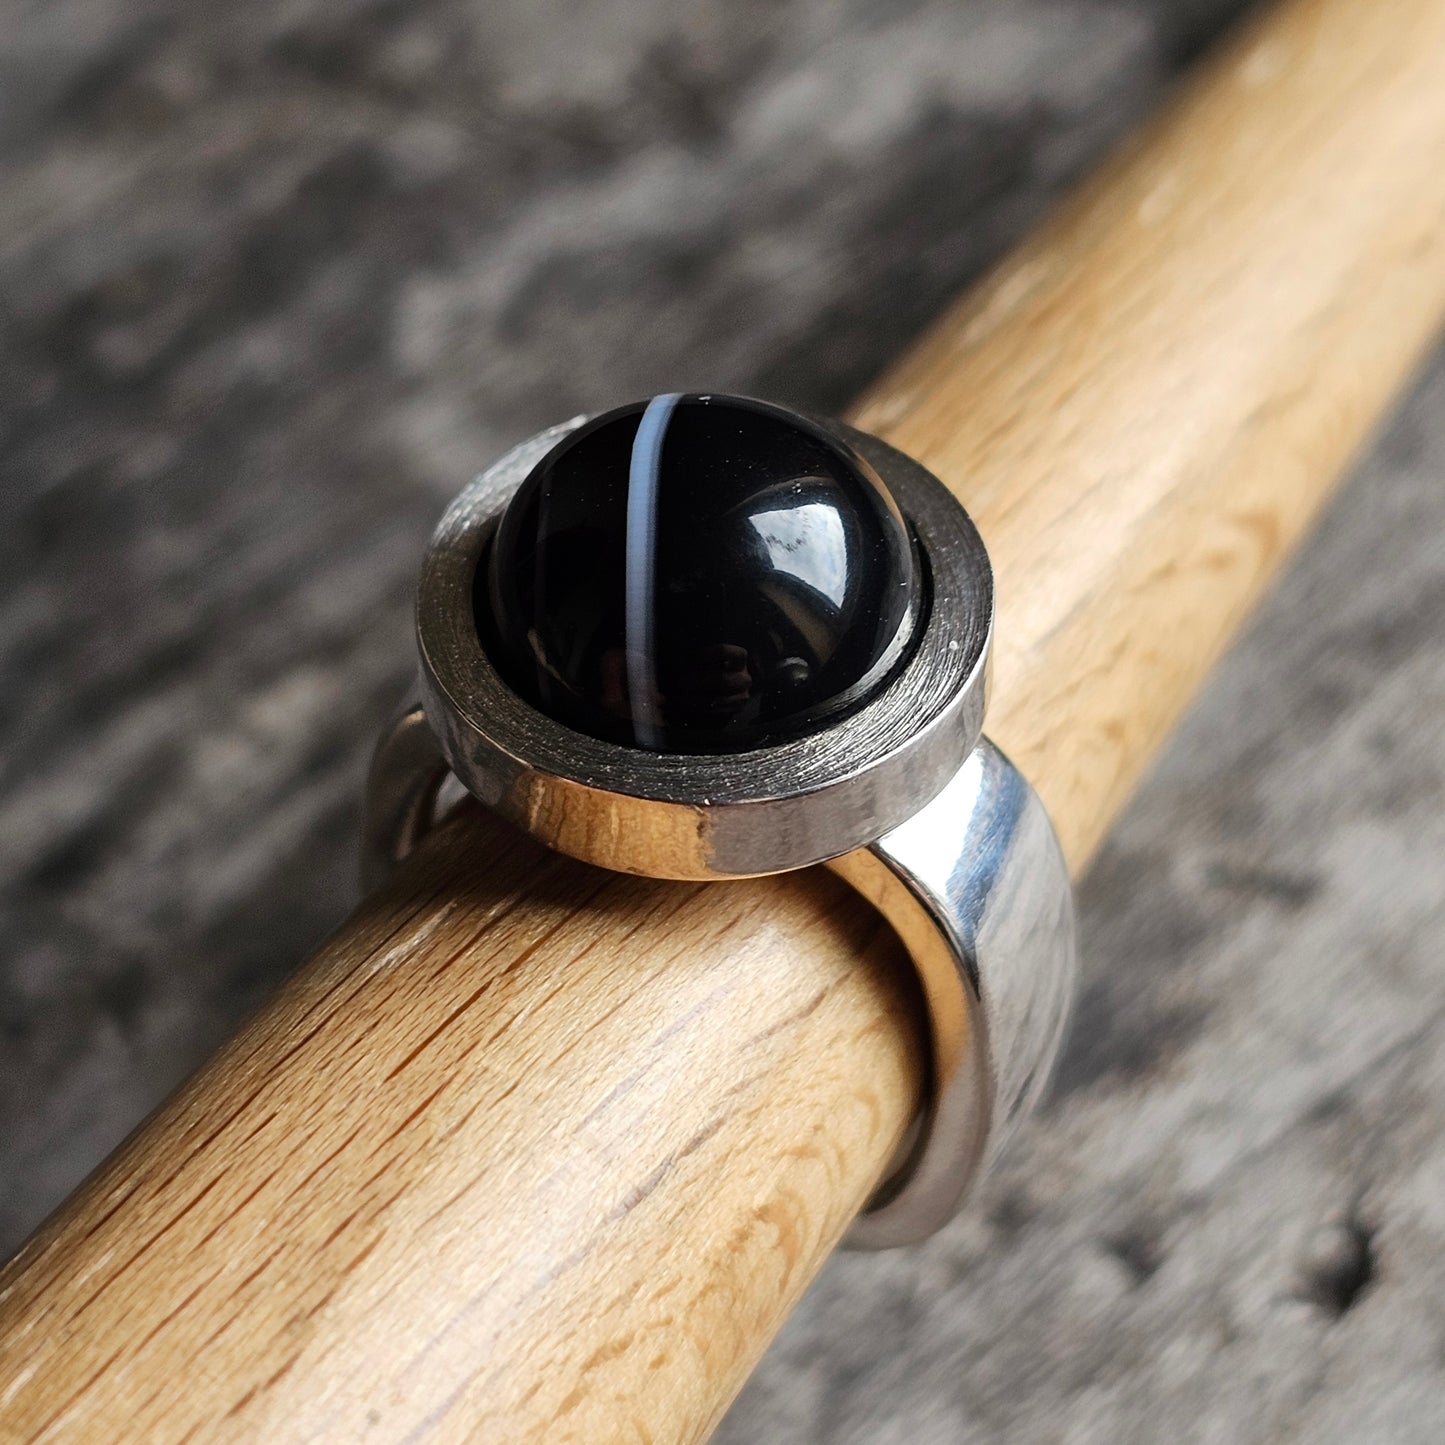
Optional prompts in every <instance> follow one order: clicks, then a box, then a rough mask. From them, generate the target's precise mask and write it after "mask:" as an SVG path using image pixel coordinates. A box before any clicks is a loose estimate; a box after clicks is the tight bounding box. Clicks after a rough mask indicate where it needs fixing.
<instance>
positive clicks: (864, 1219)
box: [828, 738, 1076, 1249]
mask: <svg viewBox="0 0 1445 1445" xmlns="http://www.w3.org/2000/svg"><path fill="white" fill-rule="evenodd" d="M828 866H829V867H830V868H831V869H832V870H833V871H834V872H836V873H838V874H839V875H840V876H841V877H843V878H845V879H847V881H848V882H849V883H851V884H852V885H853V886H854V887H855V888H856V889H858V891H859V892H860V893H862V894H863V895H864V896H865V897H867V898H868V899H869V900H870V901H872V902H873V903H874V904H875V905H876V906H877V907H878V909H879V910H880V911H881V912H882V913H883V915H884V916H885V917H886V918H887V919H888V921H889V922H890V923H891V924H892V925H893V927H894V929H895V931H896V932H897V933H898V935H899V937H900V938H901V939H902V940H903V943H904V944H905V946H906V947H907V948H908V951H909V954H910V956H911V957H912V960H913V964H914V967H915V968H916V969H917V971H918V978H919V982H920V984H921V985H922V988H923V994H924V998H925V1000H926V1002H927V1006H928V1018H929V1032H930V1039H929V1043H930V1054H931V1059H930V1064H931V1082H930V1091H929V1098H928V1101H927V1104H926V1107H925V1114H924V1118H923V1120H922V1127H921V1129H920V1130H919V1132H918V1138H917V1143H916V1145H915V1147H914V1151H913V1153H912V1155H911V1157H910V1158H909V1159H908V1160H907V1161H906V1162H905V1163H904V1164H903V1166H902V1167H901V1168H899V1169H898V1170H896V1171H895V1172H894V1175H893V1177H892V1178H891V1179H890V1180H888V1181H886V1182H885V1184H884V1186H883V1188H882V1189H881V1190H880V1191H879V1193H878V1195H877V1197H876V1198H875V1199H874V1201H873V1203H872V1204H871V1205H870V1207H869V1209H868V1211H867V1212H866V1213H865V1214H863V1215H862V1216H861V1217H860V1218H859V1219H858V1221H857V1223H856V1224H855V1225H854V1226H853V1230H852V1233H851V1235H850V1236H849V1243H850V1244H852V1245H854V1246H855V1247H858V1248H871V1249H880V1248H886V1247H889V1246H892V1245H901V1244H911V1243H914V1242H916V1241H917V1240H920V1239H924V1238H926V1237H927V1236H928V1235H930V1234H932V1233H933V1232H934V1231H935V1230H937V1229H939V1228H940V1227H941V1226H942V1225H943V1224H945V1223H947V1221H948V1220H949V1219H951V1218H952V1217H953V1215H954V1214H955V1213H956V1212H957V1210H958V1207H959V1204H960V1203H961V1202H962V1200H963V1197H964V1194H965V1193H966V1192H967V1190H968V1187H969V1185H970V1184H971V1182H972V1181H973V1179H974V1177H975V1176H976V1175H977V1173H978V1171H979V1169H980V1168H981V1167H982V1165H983V1164H984V1163H986V1161H987V1158H988V1156H989V1154H990V1153H991V1152H992V1151H993V1150H995V1149H997V1148H998V1146H999V1145H1000V1144H1001V1143H1002V1142H1003V1141H1004V1139H1006V1138H1007V1136H1008V1134H1009V1133H1010V1132H1011V1130H1012V1128H1013V1125H1014V1124H1015V1123H1016V1122H1017V1120H1018V1119H1019V1118H1021V1117H1022V1116H1023V1115H1024V1114H1025V1113H1027V1112H1028V1110H1029V1109H1030V1108H1032V1106H1033V1104H1034V1102H1035V1101H1036V1099H1037V1097H1038V1094H1039V1091H1040V1090H1041V1089H1042V1088H1043V1085H1044V1084H1045V1082H1046V1081H1047V1078H1048V1074H1049V1070H1050V1069H1051V1068H1052V1066H1053V1062H1054V1059H1055V1057H1056V1055H1057V1054H1058V1049H1059V1044H1060V1042H1061V1040H1062V1038H1063V1034H1064V1026H1065V1023H1066V1021H1067V1016H1068V1010H1069V1004H1070V1000H1071V999H1072V997H1073V991H1074V974H1075V967H1076V965H1075V947H1074V914H1073V895H1072V889H1071V886H1070V882H1069V870H1068V867H1067V865H1066V863H1065V861H1064V856H1063V853H1062V851H1061V850H1060V848H1059V843H1058V839H1057V838H1056V836H1055V834H1054V830H1053V827H1052V825H1051V824H1050V822H1049V818H1048V814H1047V812H1046V811H1045V810H1044V805H1043V803H1042V802H1040V800H1039V796H1038V794H1037V793H1035V792H1034V790H1033V789H1032V788H1031V787H1030V786H1029V784H1028V781H1027V780H1026V779H1025V778H1024V777H1023V775H1022V774H1021V773H1020V772H1019V771H1018V769H1017V768H1015V767H1014V765H1013V764H1012V763H1011V762H1009V760H1008V759H1007V758H1006V757H1005V756H1004V755H1003V754H1002V753H1001V752H1000V751H999V750H998V749H997V748H996V747H994V746H993V744H992V743H990V742H989V741H988V739H987V738H985V739H983V741H982V742H980V744H979V746H978V747H977V748H976V749H975V750H974V752H973V753H972V754H971V755H970V756H969V758H968V761H967V762H966V763H965V764H964V765H963V767H962V768H960V769H959V771H958V773H957V775H956V776H955V777H954V778H953V780H952V781H951V782H950V783H949V784H948V786H947V787H945V788H944V790H943V791H942V792H941V793H940V794H939V795H938V796H937V797H936V798H935V799H934V800H933V801H932V802H931V803H929V804H928V805H927V806H926V807H925V808H923V809H921V810H920V811H919V812H918V813H917V814H915V815H914V816H913V817H912V818H910V819H909V820H908V821H907V822H906V823H903V824H902V825H900V826H899V827H897V828H895V829H893V830H892V831H891V832H889V833H886V834H884V836H883V837H881V838H879V839H878V840H877V841H876V842H875V843H873V844H871V845H870V846H869V847H867V848H861V849H858V850H857V851H856V852H853V853H850V854H848V855H846V856H845V857H842V858H837V859H834V860H833V862H832V863H830V864H829V865H828Z"/></svg>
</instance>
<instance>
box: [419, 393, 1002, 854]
mask: <svg viewBox="0 0 1445 1445" xmlns="http://www.w3.org/2000/svg"><path fill="white" fill-rule="evenodd" d="M810 420H814V421H817V424H819V425H821V426H823V427H824V428H825V429H827V430H829V431H831V432H832V433H833V434H834V435H835V436H837V437H838V438H839V439H840V440H841V441H842V442H844V443H845V444H846V445H848V446H850V447H851V448H852V449H853V450H854V451H856V452H857V453H858V454H859V455H860V456H862V457H863V459H864V460H865V461H866V462H867V463H868V464H869V465H871V466H872V467H873V468H874V469H875V470H876V471H877V472H878V475H879V476H880V477H881V478H882V480H883V482H884V484H885V485H886V486H887V487H888V488H889V490H890V491H891V492H892V493H893V496H894V497H895V499H896V500H897V502H898V505H899V507H900V509H901V510H902V512H903V514H904V516H905V517H906V518H907V519H908V522H909V524H910V525H911V526H912V528H913V530H914V534H915V536H916V537H917V540H918V543H919V548H920V551H921V552H922V554H923V556H924V559H925V561H926V565H927V567H928V570H929V573H930V579H931V597H930V603H929V610H928V616H927V618H926V619H925V621H924V623H923V631H922V634H921V636H920V638H919V640H918V643H917V645H916V647H915V649H914V652H913V655H912V657H911V658H910V659H909V661H908V662H907V663H906V664H905V665H904V667H903V668H902V670H901V671H900V672H899V673H898V675H897V676H896V677H895V678H894V679H893V680H892V681H891V682H890V683H888V684H887V685H886V686H885V687H884V688H883V690H882V691H881V692H880V693H879V694H878V695H877V696H876V697H874V698H872V699H871V700H870V701H868V702H867V703H865V704H864V705H863V706H862V707H860V708H858V709H857V710H856V711H855V712H853V713H851V714H849V715H848V716H846V717H844V718H842V719H840V720H838V721H836V722H834V723H832V724H828V725H825V726H823V727H822V728H820V729H819V730H818V731H816V732H813V733H810V734H807V735H805V736H803V737H800V738H797V739H794V740H791V741H788V742H785V743H781V744H778V745H776V746H771V747H765V748H758V749H754V750H752V751H748V752H740V753H728V754H721V755H694V754H678V753H653V752H647V751H644V750H642V749H637V748H630V747H624V746H621V745H619V744H616V743H610V742H604V741H602V740H600V739H597V738H593V737H589V736H587V735H586V734H583V733H579V732H577V731H575V730H573V729H572V728H569V727H567V726H565V725H564V724H562V723H559V722H556V721H554V720H553V719H552V718H550V717H548V716H547V715H546V714H544V713H542V712H540V711H538V710H537V709H536V708H534V707H532V706H531V705H530V704H529V703H527V702H525V701H524V700H523V699H522V698H521V697H519V696H518V695H517V694H516V693H515V692H514V691H513V690H512V689H511V688H510V687H509V686H508V684H507V683H506V682H505V681H504V680H503V679H502V677H501V676H500V675H499V674H498V672H497V671H496V669H495V667H494V666H493V665H492V663H491V660H490V659H489V658H488V656H487V653H486V651H485V649H484V647H483V645H482V642H481V639H480V637H479V636H478V633H477V628H476V625H475V621H474V617H473V610H472V589H473V582H474V578H475V574H476V569H477V566H478V563H479V562H480V560H481V557H482V555H483V552H484V550H485V547H486V545H487V542H488V540H489V538H490V536H491V534H492V532H493V530H494V529H495V527H496V525H497V522H498V520H499V519H500V516H501V513H502V511H503V509H504V508H505V507H506V505H507V503H508V502H509V501H510V500H511V498H512V496H513V494H514V493H515V492H516V490H517V488H518V487H520V486H521V484H522V482H523V481H524V480H525V479H526V477H527V476H528V474H529V473H530V472H531V471H532V469H533V467H534V466H535V465H536V464H537V463H538V462H539V461H540V460H541V459H542V457H544V456H545V455H546V454H547V452H548V451H550V450H551V449H552V447H554V446H555V445H556V444H557V443H558V442H559V441H561V440H562V439H563V438H564V437H566V436H567V435H568V434H569V433H570V432H572V431H573V430H575V429H576V428H577V427H579V426H581V425H582V424H583V423H584V422H585V421H586V418H585V417H577V418H574V419H573V420H572V421H569V422H565V423H563V424H562V425H560V426H557V427H552V428H550V429H549V430H547V431H544V432H541V433H539V434H538V435H537V436H534V437H532V438H530V439H529V440H527V441H525V442H523V443H521V444H520V445H519V446H517V447H514V448H513V449H512V450H511V451H510V452H508V453H507V454H506V455H505V456H504V457H502V458H501V460H499V461H498V462H497V463H496V464H495V465H494V466H492V467H490V468H489V469H488V470H487V471H485V472H484V473H482V475H481V476H479V477H478V478H477V479H476V480H475V481H473V482H472V483H471V485H470V486H468V487H467V488H466V490H465V491H463V492H462V494H461V495H460V496H459V497H458V498H457V499H456V501H455V502H453V504H452V505H451V506H450V507H449V508H448V510H447V512H446V514H445V516H444V517H443V518H442V521H441V524H440V525H439V526H438V528H437V531H436V533H435V535H434V536H433V538H432V541H431V543H430V546H429V547H428V549H427V555H426V560H425V563H424V564H423V568H422V576H421V583H420V587H419V589H418V595H417V638H418V644H419V649H420V655H421V687H422V695H423V700H424V704H425V711H426V716H427V719H428V721H429V723H430V725H431V727H432V728H433V729H434V731H435V733H436V736H437V739H438V742H439V743H440V746H441V749H442V752H443V754H444V756H445V758H446V761H447V763H448V764H449V766H450V767H451V769H452V771H453V772H454V773H455V774H456V775H457V777H458V779H459V780H460V781H461V782H462V784H463V785H464V786H465V787H466V788H467V789H468V791H470V792H471V793H473V794H475V795H476V796H477V797H478V798H480V799H481V800H482V801H483V802H484V803H486V804H487V805H489V806H490V807H492V808H494V809H496V810H497V811H498V812H499V813H501V814H502V815H503V816H505V817H507V818H510V819H511V820H513V821H514V822H516V823H517V824H519V825H520V826H521V827H523V828H524V829H526V830H527V831H528V832H529V833H531V834H533V835H534V836H536V837H537V838H539V839H540V840H541V841H542V842H544V843H546V844H547V845H548V846H550V847H552V848H555V849H557V850H558V851H560V852H563V853H569V854H571V855H572V856H574V857H577V858H581V859H583V860H584V861H586V862H589V863H594V864H597V865H599V866H601V867H605V868H611V869H617V870H620V871H623V872H630V873H640V874H645V875H647V876H651V877H662V878H693V879H718V878H736V877H748V876H755V875H758V874H764V873H780V872H786V871H789V870H791V869H794V868H802V867H806V866H808V865H810V864H813V863H820V862H824V861H826V860H828V859H830V858H835V857H837V856H839V855H841V854H844V853H847V852H850V851H851V850H853V849H855V848H859V847H862V846H864V845H866V844H868V843H871V842H872V841H873V840H874V839H876V838H878V837H879V835H880V834H882V833H885V832H887V831H888V830H890V829H891V828H894V827H896V826H898V825H899V824H901V823H902V822H904V821H905V820H906V819H907V818H909V817H911V816H913V814H915V813H917V812H918V810H919V809H920V808H921V807H923V806H924V804H926V803H927V802H928V801H929V800H930V799H932V798H933V797H935V796H936V795H937V794H938V793H939V792H940V791H941V790H942V789H943V787H944V786H945V785H946V784H947V783H948V781H949V780H950V779H951V778H952V777H953V776H954V775H955V774H956V773H957V772H958V770H959V768H960V767H961V766H962V764H963V762H964V760H965V759H966V758H967V756H968V755H969V753H970V752H971V751H972V750H973V748H974V746H975V744H976V743H977V742H978V740H979V737H980V734H981V732H982V726H983V714H984V705H985V700H986V699H985V692H986V687H987V672H988V658H989V648H990V641H991V636H992V628H993V601H994V598H993V574H992V571H991V569H990V567H989V562H988V556H987V553H986V552H985V550H984V546H983V542H982V540H981V539H980V537H979V535H978V532H977V530H976V529H975V528H974V526H973V523H972V522H971V521H970V519H969V517H968V515H967V513H966V512H965V511H964V509H963V508H962V507H961V506H960V505H959V503H958V502H957V501H956V500H955V498H954V497H953V496H952V494H951V493H949V492H948V491H947V489H946V488H945V487H944V486H943V484H942V483H941V482H939V481H938V480H937V479H936V478H935V477H933V476H932V475H931V474H930V473H929V472H928V471H926V470H925V469H924V468H923V467H921V466H919V465H918V464H917V463H916V462H914V461H912V460H911V459H909V458H908V457H906V456H904V455H903V454H902V453H901V452H898V451H896V450H894V449H893V448H892V447H889V446H887V445H886V444H885V443H883V442H881V441H879V440H878V439H877V438H875V437H871V436H868V435H867V434H865V433H862V432H858V431H856V430H854V429H853V428H851V427H847V426H845V425H843V424H841V423H838V422H829V421H818V419H816V418H810Z"/></svg>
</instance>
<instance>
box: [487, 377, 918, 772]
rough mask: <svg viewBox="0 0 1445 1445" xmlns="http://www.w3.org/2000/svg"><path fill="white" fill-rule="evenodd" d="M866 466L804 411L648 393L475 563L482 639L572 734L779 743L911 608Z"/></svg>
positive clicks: (597, 430)
mask: <svg viewBox="0 0 1445 1445" xmlns="http://www.w3.org/2000/svg"><path fill="white" fill-rule="evenodd" d="M923 592H924V586H923V578H922V569H921V567H920V564H919V562H918V559H917V557H916V555H915V551H914V547H913V543H912V540H911V536H910V533H909V530H908V527H907V525H906V523H905V522H904V520H903V518H902V516H901V515H900V514H899V511H898V507H897V505H896V504H895V502H894V501H893V498H892V497H891V496H890V495H889V493H888V491H887V489H886V488H885V487H884V485H883V483H882V481H881V480H880V479H879V478H878V476H877V474H876V473H875V472H874V471H873V469H872V468H871V467H870V466H869V465H868V464H867V463H866V462H865V461H864V460H863V459H862V458H861V457H859V456H858V455H856V454H855V453H854V452H853V451H852V450H851V449H850V448H848V447H847V446H846V445H845V444H844V443H842V442H841V441H839V440H837V439H835V438H834V437H833V436H831V435H830V434H829V433H828V432H826V431H824V430H823V429H822V428H821V427H819V426H817V425H815V424H814V423H812V422H810V421H808V420H806V419H805V418H803V417H799V416H795V415H794V414H792V413H790V412H787V411H784V410H782V409H781V408H778V407H774V406H770V405H767V404H766V403H763V402H757V401H751V400H747V399H744V398H740V397H730V396H716V395H696V396H692V395H685V396H661V397H655V398H654V399H653V400H652V401H651V402H640V403H637V404H635V405H632V406H625V407H622V408H620V409H619V410H617V411H613V412H609V413H607V414H606V415H605V416H600V417H597V418H595V419H594V420H592V421H591V422H588V423H586V424H585V425H583V426H581V427H579V428H578V429H577V430H576V431H574V432H572V433H571V434H570V435H568V436H567V437H565V438H564V439H563V440H562V441H561V442H559V443H558V445H557V446H556V447H555V448H553V450H552V451H551V452H550V453H548V455H547V456H546V457H544V458H543V459H542V461H541V462H539V463H538V464H537V466H536V467H535V468H534V469H533V471H532V472H531V474H530V475H529V476H528V477H527V479H526V480H525V481H524V482H523V483H522V486H521V487H520V489H519V490H518V491H517V493H516V495H515V497H514V498H513V499H512V501H511V503H510V504H509V505H508V507H507V510H506V512H505V513H504V515H503V517H502V521H501V524H500V526H499V527H498V529H497V533H496V536H495V538H494V539H493V541H492V543H491V546H490V547H489V549H488V551H487V554H486V555H485V556H484V558H483V561H482V565H481V567H480V568H479V570H478V575H477V585H476V589H475V610H476V616H477V625H478V628H479V631H480V634H481V638H482V642H483V644H484V645H485V647H486V648H487V651H488V654H489V655H490V656H491V658H492V660H493V662H494V664H495V665H496V667H497V669H498V671H499V672H500V673H501V674H502V676H503V677H504V678H505V679H506V680H507V681H508V683H509V684H510V685H511V686H512V687H513V688H514V689H515V690H516V691H517V692H518V693H520V694H521V695H522V696H523V697H525V698H526V699H527V700H528V701H529V702H531V703H532V704H533V705H534V706H536V707H538V708H540V709H541V710H542V711H543V712H545V713H547V714H548V715H549V716H551V717H553V718H555V719H556V720H557V721H559V722H562V723H565V724H566V725H568V726H569V727H572V728H575V729H577V730H578V731H580V732H584V733H589V734H591V735H592V736H594V737H597V738H603V739H606V740H607V741H610V742H616V743H621V744H623V745H625V746H630V747H640V748H647V749H651V750H653V751H659V752H673V753H719V752H734V751H740V750H743V749H747V748H753V747H762V746H767V745H769V744H773V743H780V742H786V741H790V740H791V739H793V738H797V737H800V736H802V735H804V734H806V733H808V732H811V731H814V730H815V729H817V728H819V727H822V726H823V725H824V724H826V723H829V722H832V721H834V720H835V719H837V718H839V717H841V716H843V715H844V714H846V713H847V712H849V711H851V710H853V709H855V708H857V707H859V706H861V705H862V704H863V703H864V702H866V701H867V700H868V699H869V698H870V697H872V696H874V695H875V694H876V693H877V692H878V690H879V689H880V688H881V687H882V686H883V684H884V683H885V682H887V681H888V680H889V678H890V677H891V676H892V674H893V673H894V672H895V671H896V670H897V669H898V667H899V666H900V665H901V664H902V662H903V661H904V660H905V659H906V658H907V656H908V654H909V651H910V647H911V644H912V641H913V639H914V636H915V633H916V632H917V629H918V626H919V622H920V619H921V614H922V612H923V610H924V607H923V603H924V598H923Z"/></svg>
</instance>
